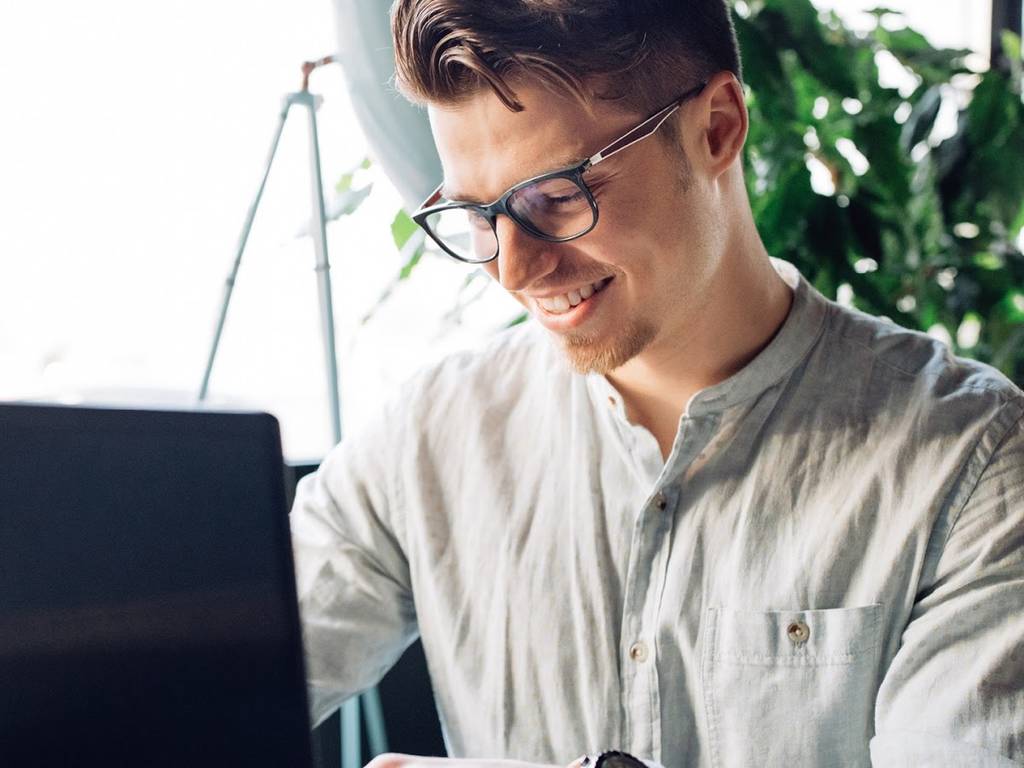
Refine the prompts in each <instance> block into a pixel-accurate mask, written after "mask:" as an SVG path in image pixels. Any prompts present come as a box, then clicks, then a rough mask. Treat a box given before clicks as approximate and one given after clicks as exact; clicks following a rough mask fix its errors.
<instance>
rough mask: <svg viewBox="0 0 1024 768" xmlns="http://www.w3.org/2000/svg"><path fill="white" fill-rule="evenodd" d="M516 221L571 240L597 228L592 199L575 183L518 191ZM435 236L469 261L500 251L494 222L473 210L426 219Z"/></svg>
mask: <svg viewBox="0 0 1024 768" xmlns="http://www.w3.org/2000/svg"><path fill="white" fill-rule="evenodd" d="M508 209H509V211H510V212H511V213H512V216H513V218H515V219H518V220H519V222H520V223H522V224H524V225H526V226H527V227H528V228H530V229H533V230H534V231H536V232H539V233H541V234H542V235H544V236H546V237H550V238H554V239H562V238H570V237H573V236H575V235H579V234H582V233H584V232H586V231H587V230H588V229H590V227H592V226H593V224H594V210H593V208H591V205H590V197H589V195H588V194H587V192H586V191H585V190H584V189H583V188H582V187H580V186H579V184H578V183H577V182H576V180H575V179H571V178H553V179H542V180H541V181H538V182H536V183H534V184H528V185H527V186H525V187H522V188H520V189H518V190H516V191H515V192H514V193H513V194H512V196H511V197H510V198H509V200H508ZM426 224H427V226H428V227H429V229H430V231H431V232H432V233H433V235H434V236H435V237H436V238H437V239H439V240H440V241H442V242H443V243H444V245H445V246H446V247H447V248H448V249H450V250H451V251H453V252H454V253H455V254H457V255H458V256H459V258H461V259H464V260H466V261H476V262H479V261H488V260H489V259H491V258H493V257H494V255H495V253H497V250H498V239H497V235H496V234H495V231H494V227H493V226H491V222H489V221H488V220H487V218H486V217H485V216H484V215H483V214H482V213H481V212H480V210H479V209H477V208H473V207H470V206H466V207H459V208H448V209H445V210H442V211H438V212H436V213H432V214H430V216H428V217H427V220H426Z"/></svg>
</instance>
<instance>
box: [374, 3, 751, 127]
mask: <svg viewBox="0 0 1024 768" xmlns="http://www.w3.org/2000/svg"><path fill="white" fill-rule="evenodd" d="M391 31H392V36H393V38H394V46H395V68H396V77H395V80H396V85H397V87H398V89H399V90H400V91H401V92H402V93H403V94H404V95H405V96H406V97H407V98H408V99H410V100H411V101H413V102H417V103H434V104H442V105H453V104H458V103H459V102H461V101H464V100H465V99H467V98H469V97H471V96H473V95H474V94H476V93H478V92H479V91H480V90H481V89H483V88H490V89H491V90H493V91H494V93H495V94H496V95H497V97H498V98H499V99H500V100H501V101H502V103H504V105H505V106H506V107H508V108H509V109H510V110H512V111H514V112H519V111H522V109H523V106H522V104H521V103H520V101H519V100H518V98H517V96H516V92H515V89H514V87H513V85H514V84H515V82H516V81H520V82H522V81H529V82H535V83H539V84H541V85H544V86H547V87H549V88H552V89H554V90H556V91H559V92H562V93H565V94H567V95H570V96H572V97H575V98H577V99H579V100H580V101H581V102H583V103H584V104H585V103H588V102H589V101H590V100H592V99H595V98H596V99H602V100H609V101H612V102H615V103H616V104H617V105H618V106H620V107H622V108H623V109H624V110H631V111H636V112H649V111H653V110H656V109H659V108H660V107H663V106H665V105H666V104H668V103H669V102H671V100H672V99H673V98H676V97H677V96H679V95H680V94H681V93H683V92H684V91H685V90H687V89H688V88H691V87H693V86H694V85H696V84H698V83H700V82H701V81H704V80H707V79H708V78H710V77H711V76H712V75H714V74H715V73H716V72H721V71H723V70H727V71H730V72H732V73H733V74H735V75H736V77H737V78H738V79H741V80H742V72H741V65H740V54H739V46H738V45H737V43H736V33H735V30H734V28H733V24H732V18H731V16H730V13H729V7H728V5H727V2H726V0H396V1H395V3H394V5H393V7H392V16H391Z"/></svg>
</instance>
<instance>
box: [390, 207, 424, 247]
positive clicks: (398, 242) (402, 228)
mask: <svg viewBox="0 0 1024 768" xmlns="http://www.w3.org/2000/svg"><path fill="white" fill-rule="evenodd" d="M417 229H419V226H418V225H417V224H416V222H415V221H413V220H412V219H411V218H410V217H409V214H407V213H406V212H405V211H399V212H398V213H396V214H395V218H394V219H393V220H392V221H391V237H392V239H393V240H394V241H395V247H397V248H399V249H401V248H402V247H403V246H404V245H405V244H406V242H408V240H409V238H410V237H412V234H413V232H415V231H416V230H417Z"/></svg>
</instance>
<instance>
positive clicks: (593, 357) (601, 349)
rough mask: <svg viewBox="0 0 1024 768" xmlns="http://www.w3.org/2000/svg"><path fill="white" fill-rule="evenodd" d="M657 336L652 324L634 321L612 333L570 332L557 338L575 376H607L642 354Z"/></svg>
mask: <svg viewBox="0 0 1024 768" xmlns="http://www.w3.org/2000/svg"><path fill="white" fill-rule="evenodd" d="M655 334H656V329H655V327H654V326H653V325H652V324H650V323H647V322H642V321H639V320H633V321H631V322H629V323H627V324H626V325H624V326H619V327H618V329H617V330H616V331H614V332H613V333H611V334H607V335H600V336H598V335H595V334H584V333H570V334H565V335H562V336H559V337H558V339H559V341H560V345H561V347H562V351H563V352H564V353H565V357H566V360H567V361H568V363H569V366H570V367H571V368H572V369H573V370H574V371H576V373H579V374H583V375H586V374H588V373H596V374H599V375H601V376H604V375H606V374H608V373H611V372H612V371H614V370H615V369H616V368H620V367H621V366H623V365H625V364H626V363H628V362H629V361H630V360H632V359H633V358H634V357H636V356H637V355H639V354H640V353H641V352H643V351H644V349H646V348H647V346H648V345H649V344H650V343H651V341H653V340H654V337H655Z"/></svg>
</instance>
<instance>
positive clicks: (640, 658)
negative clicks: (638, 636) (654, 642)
mask: <svg viewBox="0 0 1024 768" xmlns="http://www.w3.org/2000/svg"><path fill="white" fill-rule="evenodd" d="M629 658H631V659H632V660H633V661H636V662H644V661H647V643H644V642H642V641H641V642H637V643H633V644H632V645H631V646H629Z"/></svg>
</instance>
